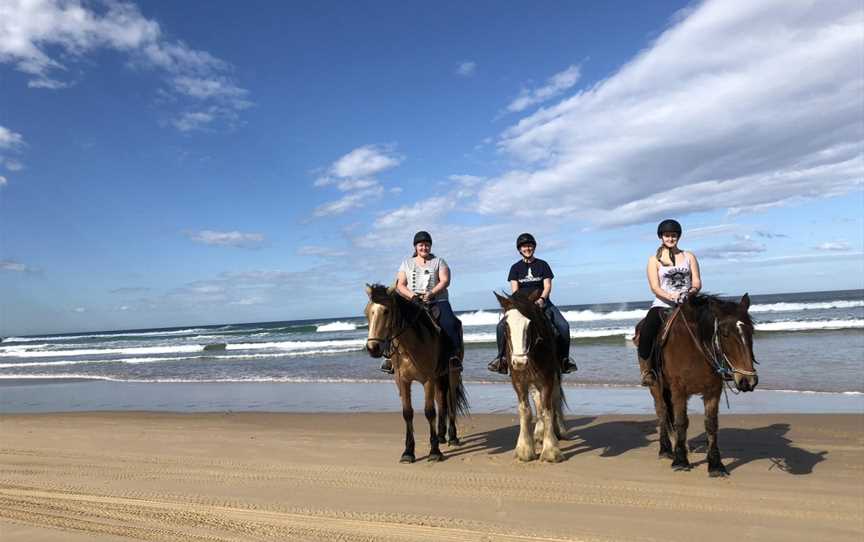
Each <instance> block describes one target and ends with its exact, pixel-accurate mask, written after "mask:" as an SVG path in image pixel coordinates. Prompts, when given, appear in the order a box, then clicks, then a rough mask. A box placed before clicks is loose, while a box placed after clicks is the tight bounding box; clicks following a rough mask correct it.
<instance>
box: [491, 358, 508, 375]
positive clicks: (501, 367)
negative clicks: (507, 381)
mask: <svg viewBox="0 0 864 542" xmlns="http://www.w3.org/2000/svg"><path fill="white" fill-rule="evenodd" d="M486 368H487V369H489V370H490V371H492V372H493V373H499V374H502V375H506V374H507V360H505V359H504V358H501V357H498V358H495V359H493V360H492V361H490V362H489V365H487V366H486Z"/></svg>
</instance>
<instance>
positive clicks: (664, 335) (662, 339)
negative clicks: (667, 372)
mask: <svg viewBox="0 0 864 542" xmlns="http://www.w3.org/2000/svg"><path fill="white" fill-rule="evenodd" d="M679 314H681V307H675V308H674V309H666V310H663V311H660V321H661V322H662V323H663V325H662V326H661V327H660V332H659V333H658V334H657V336H656V337H655V338H654V344H653V346H652V347H651V368H652V369H654V371H655V372H656V373H657V374H658V375H662V374H663V371H662V367H663V347H664V346H665V345H666V340H667V339H668V338H669V331H670V330H671V329H672V324H674V323H675V320H676V319H677V318H678V315H679ZM644 323H645V318H643V319H641V320H639V323H638V324H636V332H635V334H634V335H633V344H634V345H635V346H636V347H637V348H638V347H639V335H640V334H641V331H642V325H643V324H644Z"/></svg>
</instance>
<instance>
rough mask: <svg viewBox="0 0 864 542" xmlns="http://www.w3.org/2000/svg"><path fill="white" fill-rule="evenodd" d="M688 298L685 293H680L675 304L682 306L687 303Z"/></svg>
mask: <svg viewBox="0 0 864 542" xmlns="http://www.w3.org/2000/svg"><path fill="white" fill-rule="evenodd" d="M688 297H689V296H688V295H687V292H681V293H680V294H678V299H677V301H675V302H676V303H678V304H679V305H683V304H684V303H686V302H687V298H688Z"/></svg>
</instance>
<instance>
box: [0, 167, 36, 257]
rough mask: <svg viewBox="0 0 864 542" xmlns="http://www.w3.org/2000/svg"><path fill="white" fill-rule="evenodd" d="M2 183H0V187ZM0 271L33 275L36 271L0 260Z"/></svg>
mask: <svg viewBox="0 0 864 542" xmlns="http://www.w3.org/2000/svg"><path fill="white" fill-rule="evenodd" d="M2 184H3V183H0V186H2ZM0 271H13V272H15V273H33V272H35V271H36V270H35V269H33V268H32V267H29V266H27V265H25V264H23V263H20V262H16V261H15V260H0Z"/></svg>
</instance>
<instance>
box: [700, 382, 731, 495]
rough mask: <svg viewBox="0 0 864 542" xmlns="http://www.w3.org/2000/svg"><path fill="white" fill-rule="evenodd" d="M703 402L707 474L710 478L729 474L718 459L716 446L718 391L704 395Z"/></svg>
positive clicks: (718, 408) (718, 406)
mask: <svg viewBox="0 0 864 542" xmlns="http://www.w3.org/2000/svg"><path fill="white" fill-rule="evenodd" d="M703 402H704V403H705V434H706V435H708V475H709V476H711V477H712V478H716V477H722V476H729V471H727V470H726V467H725V466H724V465H723V462H722V461H721V460H720V448H718V447H717V429H718V423H717V411H718V410H720V393H719V392H718V393H717V394H716V395H714V396H712V397H710V398H709V397H704V398H703Z"/></svg>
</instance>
